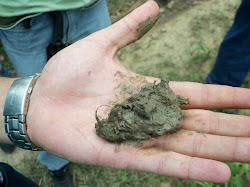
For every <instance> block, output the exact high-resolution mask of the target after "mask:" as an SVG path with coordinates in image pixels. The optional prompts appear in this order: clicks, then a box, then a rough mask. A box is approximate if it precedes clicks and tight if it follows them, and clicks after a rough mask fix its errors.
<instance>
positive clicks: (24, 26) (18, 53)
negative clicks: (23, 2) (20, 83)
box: [0, 14, 53, 76]
mask: <svg viewBox="0 0 250 187" xmlns="http://www.w3.org/2000/svg"><path fill="white" fill-rule="evenodd" d="M52 32H53V21H52V19H51V18H50V16H49V15H48V14H41V15H39V16H36V17H34V18H31V19H30V21H28V20H26V21H22V22H21V23H19V24H18V25H17V26H16V27H14V28H12V29H9V30H0V38H1V41H2V44H3V47H4V49H5V51H6V53H7V55H8V57H9V59H10V61H11V62H12V64H13V66H14V69H15V71H16V73H17V76H26V75H31V74H33V73H38V72H41V71H42V69H43V67H44V66H45V64H46V62H47V46H48V45H49V43H50V41H51V38H52Z"/></svg>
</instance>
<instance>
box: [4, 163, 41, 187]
mask: <svg viewBox="0 0 250 187" xmlns="http://www.w3.org/2000/svg"><path fill="white" fill-rule="evenodd" d="M0 172H1V173H2V175H3V178H4V182H5V185H4V186H8V187H24V186H25V187H38V185H37V184H36V183H34V182H33V181H31V180H30V179H28V178H27V177H25V176H23V175H22V174H21V173H18V172H17V171H16V170H15V169H13V168H12V167H11V166H10V165H8V164H5V163H3V162H0ZM0 186H2V185H1V184H0Z"/></svg>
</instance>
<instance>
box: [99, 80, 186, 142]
mask: <svg viewBox="0 0 250 187" xmlns="http://www.w3.org/2000/svg"><path fill="white" fill-rule="evenodd" d="M168 83H169V81H168V80H167V79H166V78H162V79H161V82H160V83H159V84H157V85H156V84H155V83H150V84H145V85H143V86H142V88H141V91H140V92H139V93H137V94H134V95H132V96H131V97H129V98H128V99H126V100H125V101H124V102H123V103H121V104H116V105H115V106H114V107H113V108H112V109H111V111H110V113H109V115H108V118H107V119H102V120H100V119H99V118H98V116H97V111H96V120H97V123H96V124H95V128H96V133H97V135H99V136H100V137H102V138H104V139H106V140H108V141H110V142H128V141H129V142H131V141H132V142H133V146H142V140H146V139H150V138H152V137H153V136H161V135H163V134H164V133H166V132H172V131H174V130H175V129H177V128H179V127H180V118H181V113H180V105H181V104H189V103H188V102H185V101H184V100H183V99H182V98H181V97H180V96H175V95H174V92H173V91H172V90H171V89H170V87H169V85H168Z"/></svg>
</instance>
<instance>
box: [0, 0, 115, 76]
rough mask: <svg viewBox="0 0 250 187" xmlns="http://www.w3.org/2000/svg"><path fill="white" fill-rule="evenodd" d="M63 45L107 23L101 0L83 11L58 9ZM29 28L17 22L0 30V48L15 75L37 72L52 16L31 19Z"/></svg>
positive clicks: (44, 59)
mask: <svg viewBox="0 0 250 187" xmlns="http://www.w3.org/2000/svg"><path fill="white" fill-rule="evenodd" d="M61 13H62V15H63V24H64V37H63V42H64V44H71V43H74V42H76V41H78V40H79V39H82V38H84V37H86V36H88V35H89V34H91V33H93V32H96V31H98V30H100V29H103V28H105V27H107V26H109V25H110V18H109V14H108V9H107V5H106V1H105V0H101V1H100V2H98V3H97V4H96V5H95V6H94V7H92V8H89V9H86V10H68V11H62V12H61ZM30 24H31V28H29V29H25V23H24V22H21V23H20V24H18V25H17V26H16V27H14V28H13V29H9V30H0V39H1V41H2V44H3V47H4V49H5V51H6V53H7V55H8V57H9V59H10V61H11V62H12V64H13V66H14V69H15V71H16V73H17V76H26V75H31V74H33V73H35V72H36V73H38V72H41V71H42V69H43V67H44V66H45V64H46V62H47V47H48V45H49V44H50V43H51V42H52V39H53V38H52V36H53V19H52V17H51V15H50V14H49V13H43V14H41V15H39V16H36V17H34V18H31V20H30Z"/></svg>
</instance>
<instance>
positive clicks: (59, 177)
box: [50, 166, 73, 187]
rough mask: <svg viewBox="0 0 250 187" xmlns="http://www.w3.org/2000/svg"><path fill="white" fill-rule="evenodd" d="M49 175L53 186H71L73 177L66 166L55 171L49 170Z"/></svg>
mask: <svg viewBox="0 0 250 187" xmlns="http://www.w3.org/2000/svg"><path fill="white" fill-rule="evenodd" d="M50 175H51V179H52V183H53V185H54V187H73V178H72V176H71V175H70V173H69V171H68V169H67V167H66V166H64V167H63V168H61V169H59V170H56V171H50Z"/></svg>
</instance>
